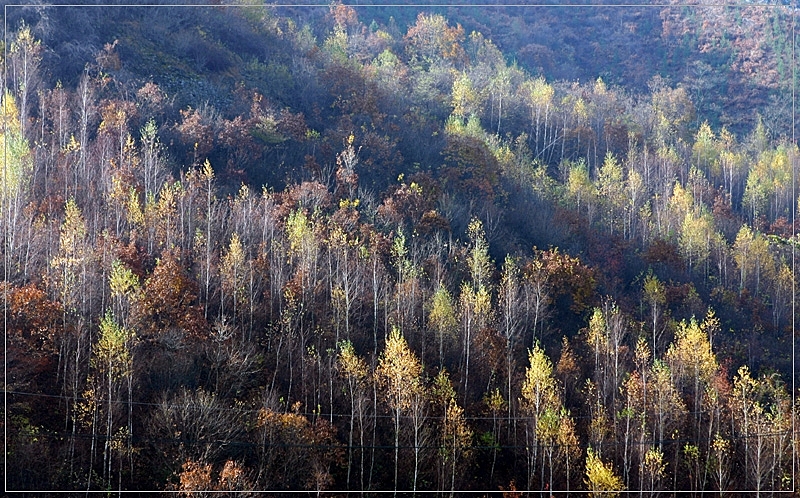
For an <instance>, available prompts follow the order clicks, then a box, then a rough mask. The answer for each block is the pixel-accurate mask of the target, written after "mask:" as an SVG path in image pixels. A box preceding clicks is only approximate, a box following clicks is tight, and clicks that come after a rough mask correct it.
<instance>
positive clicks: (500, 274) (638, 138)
mask: <svg viewBox="0 0 800 498" xmlns="http://www.w3.org/2000/svg"><path fill="white" fill-rule="evenodd" d="M347 12H348V11H346V10H344V11H336V12H335V13H337V14H338V15H339V16H340V17H341V19H339V18H336V19H337V20H336V24H335V27H334V30H333V32H332V34H331V35H330V37H329V38H328V39H327V40H325V41H324V42H323V43H320V44H319V45H318V46H316V45H315V49H314V50H311V49H309V48H308V43H309V42H308V40H307V38H303V36H304V35H303V32H302V30H301V29H300V28H297V27H293V25H291V24H288V23H285V22H284V21H280V20H274V19H273V21H274V23H273V24H269V23H265V24H264V26H266V27H263V29H265V30H273V31H270V32H269V33H272V34H271V35H270V36H278V35H275V34H274V30H275V29H277V28H275V26H278V25H280V26H281V28H282V31H281V33H282V34H281V35H280V36H282V37H283V39H284V41H285V40H289V42H286V41H285V43H290V42H291V43H295V44H297V45H300V44H305V45H304V46H306V49H305V50H304V51H303V52H302V53H301V52H298V54H299V55H296V57H298V58H301V59H302V58H305V59H303V60H305V61H306V65H305V66H303V67H304V68H305V69H304V70H303V71H305V72H302V71H300V69H298V68H293V69H292V70H291V71H289V72H288V73H287V74H289V75H290V76H291V77H294V78H296V79H298V80H300V78H303V77H305V78H312V76H313V77H315V78H319V81H333V80H325V79H324V78H325V77H326V75H328V76H330V75H339V76H342V75H345V76H346V77H343V78H341V77H336V78H335V82H336V84H331V85H330V88H329V91H330V92H331V93H330V94H321V96H318V98H319V99H320V102H322V103H323V104H325V105H321V106H319V108H320V109H322V110H321V111H320V112H325V113H335V114H334V115H335V119H334V118H331V117H328V118H325V119H320V120H319V121H317V122H316V123H318V124H314V125H313V126H314V128H312V126H311V124H309V123H312V122H313V119H317V118H314V117H313V116H311V113H310V111H308V112H309V113H308V114H306V115H305V116H308V117H307V118H306V117H305V116H304V114H301V112H300V111H303V109H302V108H299V109H298V108H295V109H285V110H280V109H279V108H278V107H276V106H275V105H274V104H273V103H271V102H270V100H269V99H268V98H266V97H262V96H261V94H259V93H257V92H254V91H250V90H242V89H239V90H237V92H238V94H237V96H236V97H235V98H240V97H241V98H243V99H244V100H243V102H244V104H243V105H241V106H240V108H241V109H243V113H242V114H239V115H236V116H233V115H226V114H224V113H222V112H217V111H214V110H213V109H211V108H210V107H208V106H206V107H203V106H199V107H188V106H187V107H185V108H180V109H174V108H171V107H170V106H171V105H173V104H171V103H170V99H169V98H168V95H166V94H165V91H164V90H163V89H161V88H160V87H159V85H157V84H154V83H153V82H141V81H139V82H138V83H137V82H136V81H135V80H130V81H124V80H122V77H123V76H124V72H122V71H121V70H120V67H121V66H123V65H124V60H121V59H120V56H119V55H118V54H117V53H116V52H115V46H113V45H108V46H106V48H105V49H104V50H103V51H102V52H101V53H100V54H99V55H98V56H97V58H96V60H95V62H93V64H92V65H91V66H89V67H88V68H87V70H86V71H85V72H84V73H83V76H82V77H81V78H80V81H79V82H78V83H77V84H76V85H75V86H74V87H69V88H68V87H65V86H62V85H61V84H51V83H48V82H47V81H45V80H44V77H43V76H42V75H43V74H45V73H44V71H40V69H41V68H40V66H39V65H40V63H41V60H42V58H41V53H42V50H44V47H43V46H42V44H41V43H40V42H39V41H37V40H36V39H35V38H34V36H33V35H32V34H31V30H30V29H28V28H27V27H25V26H23V27H22V28H21V29H20V30H19V31H18V32H17V33H16V34H15V35H14V36H12V37H11V39H12V40H13V41H12V43H11V44H10V47H9V51H8V54H9V60H8V61H6V62H7V63H8V65H9V68H10V70H9V71H8V73H7V74H8V78H9V79H8V80H7V81H5V82H4V85H3V87H4V88H5V89H6V90H4V94H3V96H2V130H0V139H2V141H3V147H4V148H3V150H4V154H3V155H2V157H0V161H1V162H2V192H1V193H0V212H1V218H0V225H1V226H2V235H3V241H2V254H3V260H2V269H3V283H2V297H3V311H4V323H5V329H6V340H7V342H6V348H5V349H4V361H5V365H6V367H7V376H6V377H5V389H6V395H7V401H8V403H7V405H6V407H5V409H6V412H5V418H4V421H5V424H6V427H5V430H6V434H7V435H8V439H7V446H6V451H7V454H6V458H7V462H8V465H7V467H6V472H7V475H6V476H5V478H6V480H7V481H6V482H7V483H8V489H10V490H11V489H14V490H38V491H40V492H43V491H46V490H76V491H80V490H89V491H92V490H109V491H116V490H137V489H138V490H173V491H185V492H187V493H189V492H191V491H201V490H205V491H252V492H253V493H254V494H256V492H257V491H258V490H298V491H300V490H303V491H308V490H312V491H314V490H316V491H326V490H328V492H330V493H331V494H335V492H336V491H346V490H351V491H352V490H362V491H364V492H366V493H367V494H368V492H369V491H370V490H384V491H386V490H401V491H407V492H414V491H416V492H420V493H422V492H427V491H442V492H449V493H458V491H459V490H485V491H487V493H488V492H504V493H506V494H507V496H518V494H521V493H523V492H525V491H528V490H535V491H548V492H550V491H552V492H562V491H568V490H573V491H575V492H576V494H577V493H586V492H587V491H590V492H598V493H599V492H601V491H621V490H642V491H643V492H644V493H645V494H648V495H656V494H658V493H659V492H661V491H664V490H695V491H700V490H703V491H716V490H718V491H719V492H720V493H722V494H726V493H728V492H731V493H735V492H738V491H741V492H742V493H743V494H745V495H749V494H750V493H752V492H754V491H767V490H770V491H776V490H786V489H791V487H792V485H793V483H794V482H795V478H796V476H794V475H792V469H793V468H796V462H793V460H792V458H793V451H792V448H793V444H794V440H795V434H794V433H793V432H792V428H793V425H794V424H793V421H794V416H795V414H794V408H793V405H792V393H791V386H789V385H787V379H789V378H790V377H787V372H789V371H791V366H790V365H791V361H792V359H791V351H792V346H793V337H792V331H793V323H792V320H793V307H792V303H793V301H794V294H793V293H794V289H795V285H796V284H795V280H794V275H793V271H792V269H793V267H794V260H793V259H792V258H793V256H794V248H795V243H796V241H795V240H794V238H793V237H792V236H791V234H792V233H793V227H792V225H791V222H792V220H793V216H794V212H795V202H796V199H795V194H796V192H794V191H793V178H794V177H795V174H796V170H797V149H796V147H795V145H793V144H790V143H788V142H780V141H779V140H772V139H771V138H770V137H769V134H768V133H767V131H766V129H765V127H764V126H763V125H761V124H759V125H757V126H755V127H754V129H753V131H752V133H751V134H750V135H748V136H747V137H746V139H743V140H741V141H739V140H737V138H736V137H735V136H734V135H733V134H732V133H729V132H728V131H726V130H724V129H723V130H720V131H717V132H715V131H713V130H712V128H711V127H710V126H709V125H707V124H703V125H699V126H695V127H694V128H692V126H693V125H692V123H693V118H692V117H691V107H692V104H691V102H690V100H689V99H688V97H687V95H686V93H685V92H684V90H683V89H681V88H671V87H669V86H668V85H666V84H664V83H660V84H656V85H654V87H653V92H652V94H651V95H647V96H644V97H634V96H630V95H626V94H625V92H623V91H622V90H619V89H611V88H607V87H606V85H605V84H604V83H603V82H602V81H601V80H598V81H596V82H592V83H590V84H588V85H586V84H585V85H578V84H577V83H576V84H567V83H548V82H547V81H545V79H544V78H531V77H529V76H528V75H526V73H525V72H524V71H523V70H522V69H520V68H518V67H516V66H510V65H507V64H506V62H505V60H504V59H503V57H502V55H498V54H499V52H498V51H497V49H496V48H494V46H493V45H492V44H491V42H490V41H488V40H485V39H483V38H482V37H481V36H480V35H479V34H473V35H472V36H471V37H469V39H468V40H467V37H466V36H465V35H464V33H463V30H462V31H460V27H458V28H455V27H451V26H449V25H448V24H447V22H446V21H445V20H444V18H442V17H441V16H426V15H421V16H420V18H419V19H418V21H417V25H415V26H413V27H412V28H411V29H410V30H409V32H408V34H407V35H406V36H405V37H403V38H401V39H394V40H393V39H392V37H391V36H390V35H389V34H387V33H386V32H384V31H381V30H380V29H378V30H361V31H359V30H358V29H354V28H353V26H357V25H358V24H357V23H356V22H354V21H352V19H349V18H347V16H344V14H347ZM342 16H344V17H342ZM281 23H283V24H281ZM269 33H268V34H269ZM381 33H383V34H381ZM265 36H266V35H265ZM292 37H295V38H292ZM292 40H294V41H292ZM312 44H313V42H312ZM465 47H466V48H465ZM369 50H372V51H377V53H375V56H374V57H372V58H370V59H368V60H366V61H363V60H361V59H359V58H357V57H353V56H352V53H353V52H354V51H361V52H358V53H363V51H367V52H368V51H369ZM298 64H300V63H298ZM301 65H302V64H301ZM309 74H310V75H311V76H309ZM304 75H305V76H304ZM287 77H289V76H287ZM425 81H427V83H425ZM134 83H136V85H137V86H133V85H134ZM657 83H658V82H657ZM351 85H352V86H351ZM320 86H322V85H320ZM34 90H35V91H34ZM320 91H321V90H320ZM382 92H383V93H382ZM323 93H324V92H323ZM298 98H300V97H298ZM398 99H399V100H400V101H402V102H405V103H408V102H417V103H418V105H417V106H415V107H413V109H412V108H411V106H407V108H408V109H410V110H408V111H407V113H408V114H407V115H406V116H401V117H398V116H394V117H392V116H387V115H385V114H381V109H382V108H383V107H382V106H387V105H390V104H387V102H389V101H391V102H394V103H395V104H392V105H396V102H397V100H398ZM637 99H638V100H637ZM331 102H332V103H331ZM634 102H637V105H633V103H634ZM240 103H241V102H240ZM426 103H430V105H427V104H426ZM628 104H631V105H628ZM404 105H405V104H404ZM400 107H402V106H400ZM426 109H427V110H426ZM442 109H444V110H445V111H446V112H444V113H442ZM426 113H427V114H426ZM620 113H623V114H620ZM365 116H368V117H369V116H372V118H370V119H372V126H373V127H372V128H370V127H368V126H362V125H361V121H359V120H363V119H367V118H365ZM381 116H382V117H381ZM620 116H622V117H620ZM305 119H308V120H309V121H308V123H307V122H306V121H305ZM392 119H396V120H398V121H397V122H396V123H395V124H394V125H393V124H392V123H393V122H392V121H391V120H392ZM325 123H327V124H325ZM348 123H349V127H348ZM387 123H388V124H387ZM397 123H400V124H403V123H405V124H404V125H403V126H397ZM312 124H313V123H312ZM390 125H391V126H390ZM382 126H384V127H385V128H380V127H382ZM392 126H394V128H393V127H392ZM376 127H377V128H376ZM401 128H405V130H404V131H402V133H405V134H407V136H405V135H401V131H400V129H401ZM375 129H378V131H379V133H377V132H375ZM391 130H395V131H394V132H395V133H397V135H396V136H393V135H390V134H389V133H391ZM409 130H411V131H409ZM687 130H690V131H687ZM384 131H385V133H384ZM523 132H524V133H523ZM415 133H418V135H415ZM416 136H418V137H419V140H418V143H415V145H414V147H410V146H408V141H409V140H411V141H414V140H415V138H414V137H416ZM165 137H169V139H167V138H165ZM326 137H327V138H326ZM403 137H405V138H403ZM403 144H406V145H403ZM402 147H408V150H412V149H414V148H415V147H420V148H422V149H425V150H421V151H419V152H417V153H418V154H420V156H419V157H421V158H425V161H427V162H423V163H421V165H419V164H418V165H416V166H415V167H413V168H411V167H408V168H407V167H406V166H403V165H404V164H406V161H405V160H403V159H402V156H401V154H400V152H398V151H400V150H406V149H402ZM371 148H372V150H371ZM378 149H380V150H378ZM384 149H385V150H384ZM430 151H435V153H433V154H431V153H430ZM408 154H411V152H409V153H407V155H408ZM426 154H429V155H428V156H426ZM398 157H400V159H399V160H398ZM273 161H274V165H273V164H272V163H273ZM292 161H295V162H294V163H293V162H292ZM281 163H283V164H282V165H281ZM254 165H260V167H261V168H274V169H275V170H277V168H279V167H283V168H285V169H283V170H281V172H280V173H279V174H276V176H282V177H283V180H285V181H286V184H285V187H281V188H279V189H276V188H274V187H264V188H263V189H262V188H260V187H252V186H247V184H244V183H242V179H244V178H246V177H247V174H248V172H250V171H252V170H253V168H255V167H256V166H254ZM404 168H405V169H404ZM382 171H385V172H387V173H386V174H387V175H391V177H388V176H381V172H382ZM398 172H399V173H398ZM400 173H402V174H400ZM365 178H369V179H370V181H371V182H372V185H371V186H365V185H364V181H365ZM381 181H383V182H384V183H383V186H384V187H383V189H382V193H380V194H378V193H376V192H375V191H374V190H372V186H374V185H381ZM520 210H522V211H520ZM526 231H527V232H526ZM531 241H539V246H540V247H548V249H537V248H536V247H533V245H534V244H533V243H531ZM515 244H516V245H515ZM532 247H533V249H531V248H532ZM629 265H632V266H633V267H634V270H632V271H629V270H627V269H626V268H627V267H628V266H629ZM631 273H633V275H631ZM762 353H763V355H766V356H762ZM772 366H774V367H776V368H771V367H772ZM781 371H782V373H781ZM603 496H610V495H603Z"/></svg>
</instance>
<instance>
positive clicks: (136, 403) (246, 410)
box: [4, 391, 710, 421]
mask: <svg viewBox="0 0 800 498" xmlns="http://www.w3.org/2000/svg"><path fill="white" fill-rule="evenodd" d="M4 392H5V393H7V394H11V395H18V396H31V397H41V398H55V399H64V400H69V401H72V400H75V401H81V402H87V401H92V402H94V401H97V400H94V399H89V398H83V397H75V396H65V395H63V394H43V393H32V392H25V391H4ZM103 402H104V403H105V402H108V401H107V400H103ZM111 403H113V404H115V405H134V406H155V407H161V406H163V407H165V408H182V407H184V406H186V405H184V404H168V403H151V402H145V401H129V400H127V399H124V398H123V399H116V400H112V401H111ZM265 408H266V407H265ZM204 409H205V410H209V411H231V410H232V409H235V410H236V411H237V412H238V413H258V412H260V411H261V410H262V408H231V407H229V406H224V405H220V406H216V407H204ZM278 413H287V414H292V415H301V416H304V417H307V418H308V417H311V418H314V417H316V418H327V417H336V418H350V417H352V416H353V415H352V414H350V413H331V412H300V411H292V410H287V411H285V412H278ZM709 413H710V411H708V410H699V411H688V410H687V411H686V412H684V414H685V415H708V414H709ZM394 417H395V416H394V415H380V414H374V415H370V416H368V417H366V418H370V419H372V418H378V419H384V418H389V419H393V418H394ZM400 418H401V419H410V418H414V417H413V416H412V415H401V416H400ZM424 418H425V420H440V419H444V416H443V415H426V416H425V417H424ZM462 418H463V419H464V420H484V421H488V420H497V421H503V420H514V421H519V420H530V419H531V417H529V416H525V415H514V416H511V417H509V416H507V415H499V416H497V417H493V416H492V417H490V416H488V415H486V416H477V415H465V416H463V417H462ZM569 418H571V419H572V420H588V419H591V415H570V416H569Z"/></svg>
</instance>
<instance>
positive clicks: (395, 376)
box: [375, 327, 427, 491]
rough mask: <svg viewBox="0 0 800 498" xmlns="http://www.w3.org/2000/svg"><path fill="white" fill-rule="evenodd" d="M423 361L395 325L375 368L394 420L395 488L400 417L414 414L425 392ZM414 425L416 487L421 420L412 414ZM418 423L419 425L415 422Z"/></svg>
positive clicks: (396, 485) (398, 462)
mask: <svg viewBox="0 0 800 498" xmlns="http://www.w3.org/2000/svg"><path fill="white" fill-rule="evenodd" d="M422 373H423V370H422V364H421V363H420V362H419V360H418V359H417V357H416V355H414V352H413V351H411V349H409V347H408V343H407V342H406V340H405V338H404V337H403V336H402V334H401V333H400V329H398V328H397V327H394V328H393V329H392V331H391V332H390V333H389V336H388V337H387V339H386V347H385V348H384V350H383V353H382V354H381V357H380V359H379V361H378V367H377V369H376V371H375V375H376V377H377V382H378V383H379V384H380V385H381V386H382V387H383V388H384V389H385V390H384V396H385V398H386V402H387V404H388V405H389V409H390V410H391V413H392V420H393V423H394V489H395V491H397V488H398V483H399V481H398V468H399V464H400V436H401V427H400V422H401V420H402V419H403V418H406V417H408V416H409V415H413V411H414V410H415V409H417V408H418V407H417V406H416V403H417V402H418V398H419V397H421V396H424V395H425V392H426V390H427V387H426V386H425V383H424V380H423V377H422ZM411 421H412V425H413V427H410V429H411V431H412V436H413V440H412V445H413V448H414V476H413V477H414V482H413V486H414V489H415V490H416V485H417V482H416V480H417V477H418V472H419V460H420V449H421V448H420V444H419V443H420V441H419V438H420V436H421V434H420V431H421V429H422V427H421V424H422V423H424V420H421V419H417V418H416V417H411ZM417 423H419V424H420V426H417Z"/></svg>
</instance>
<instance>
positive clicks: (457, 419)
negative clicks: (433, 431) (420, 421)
mask: <svg viewBox="0 0 800 498" xmlns="http://www.w3.org/2000/svg"><path fill="white" fill-rule="evenodd" d="M432 391H433V392H432V395H433V399H434V402H435V403H437V404H438V405H439V406H440V409H441V411H442V423H441V426H440V435H439V441H438V442H439V452H438V460H439V461H438V467H439V469H438V470H439V491H445V490H449V491H450V496H453V495H454V493H455V491H456V488H457V486H458V484H459V481H458V480H457V479H458V478H459V477H460V475H463V470H462V469H463V468H464V465H465V461H468V460H469V458H470V457H471V454H472V450H471V449H470V448H471V446H472V436H473V432H472V429H470V427H469V425H468V424H467V420H466V415H465V411H464V409H463V408H462V407H460V406H459V405H458V402H457V401H456V392H455V390H454V389H453V385H452V383H451V382H450V377H449V375H448V373H447V370H445V369H442V370H440V371H439V374H438V375H437V376H436V378H435V379H434V380H433V386H432Z"/></svg>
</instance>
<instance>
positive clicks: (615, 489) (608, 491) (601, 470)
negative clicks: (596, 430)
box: [584, 448, 625, 497]
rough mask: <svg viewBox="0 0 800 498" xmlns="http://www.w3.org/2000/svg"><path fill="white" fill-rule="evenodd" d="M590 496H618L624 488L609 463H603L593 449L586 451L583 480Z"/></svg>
mask: <svg viewBox="0 0 800 498" xmlns="http://www.w3.org/2000/svg"><path fill="white" fill-rule="evenodd" d="M584 483H585V484H586V488H587V489H588V490H589V494H590V496H597V497H602V496H612V497H616V496H619V491H624V490H625V485H624V484H623V482H622V479H621V478H620V477H619V476H618V475H616V474H615V473H614V468H613V466H612V465H611V464H610V463H605V462H603V460H602V459H601V458H600V455H599V454H597V452H595V451H594V450H592V449H591V448H589V450H588V451H587V452H586V478H585V480H584Z"/></svg>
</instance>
